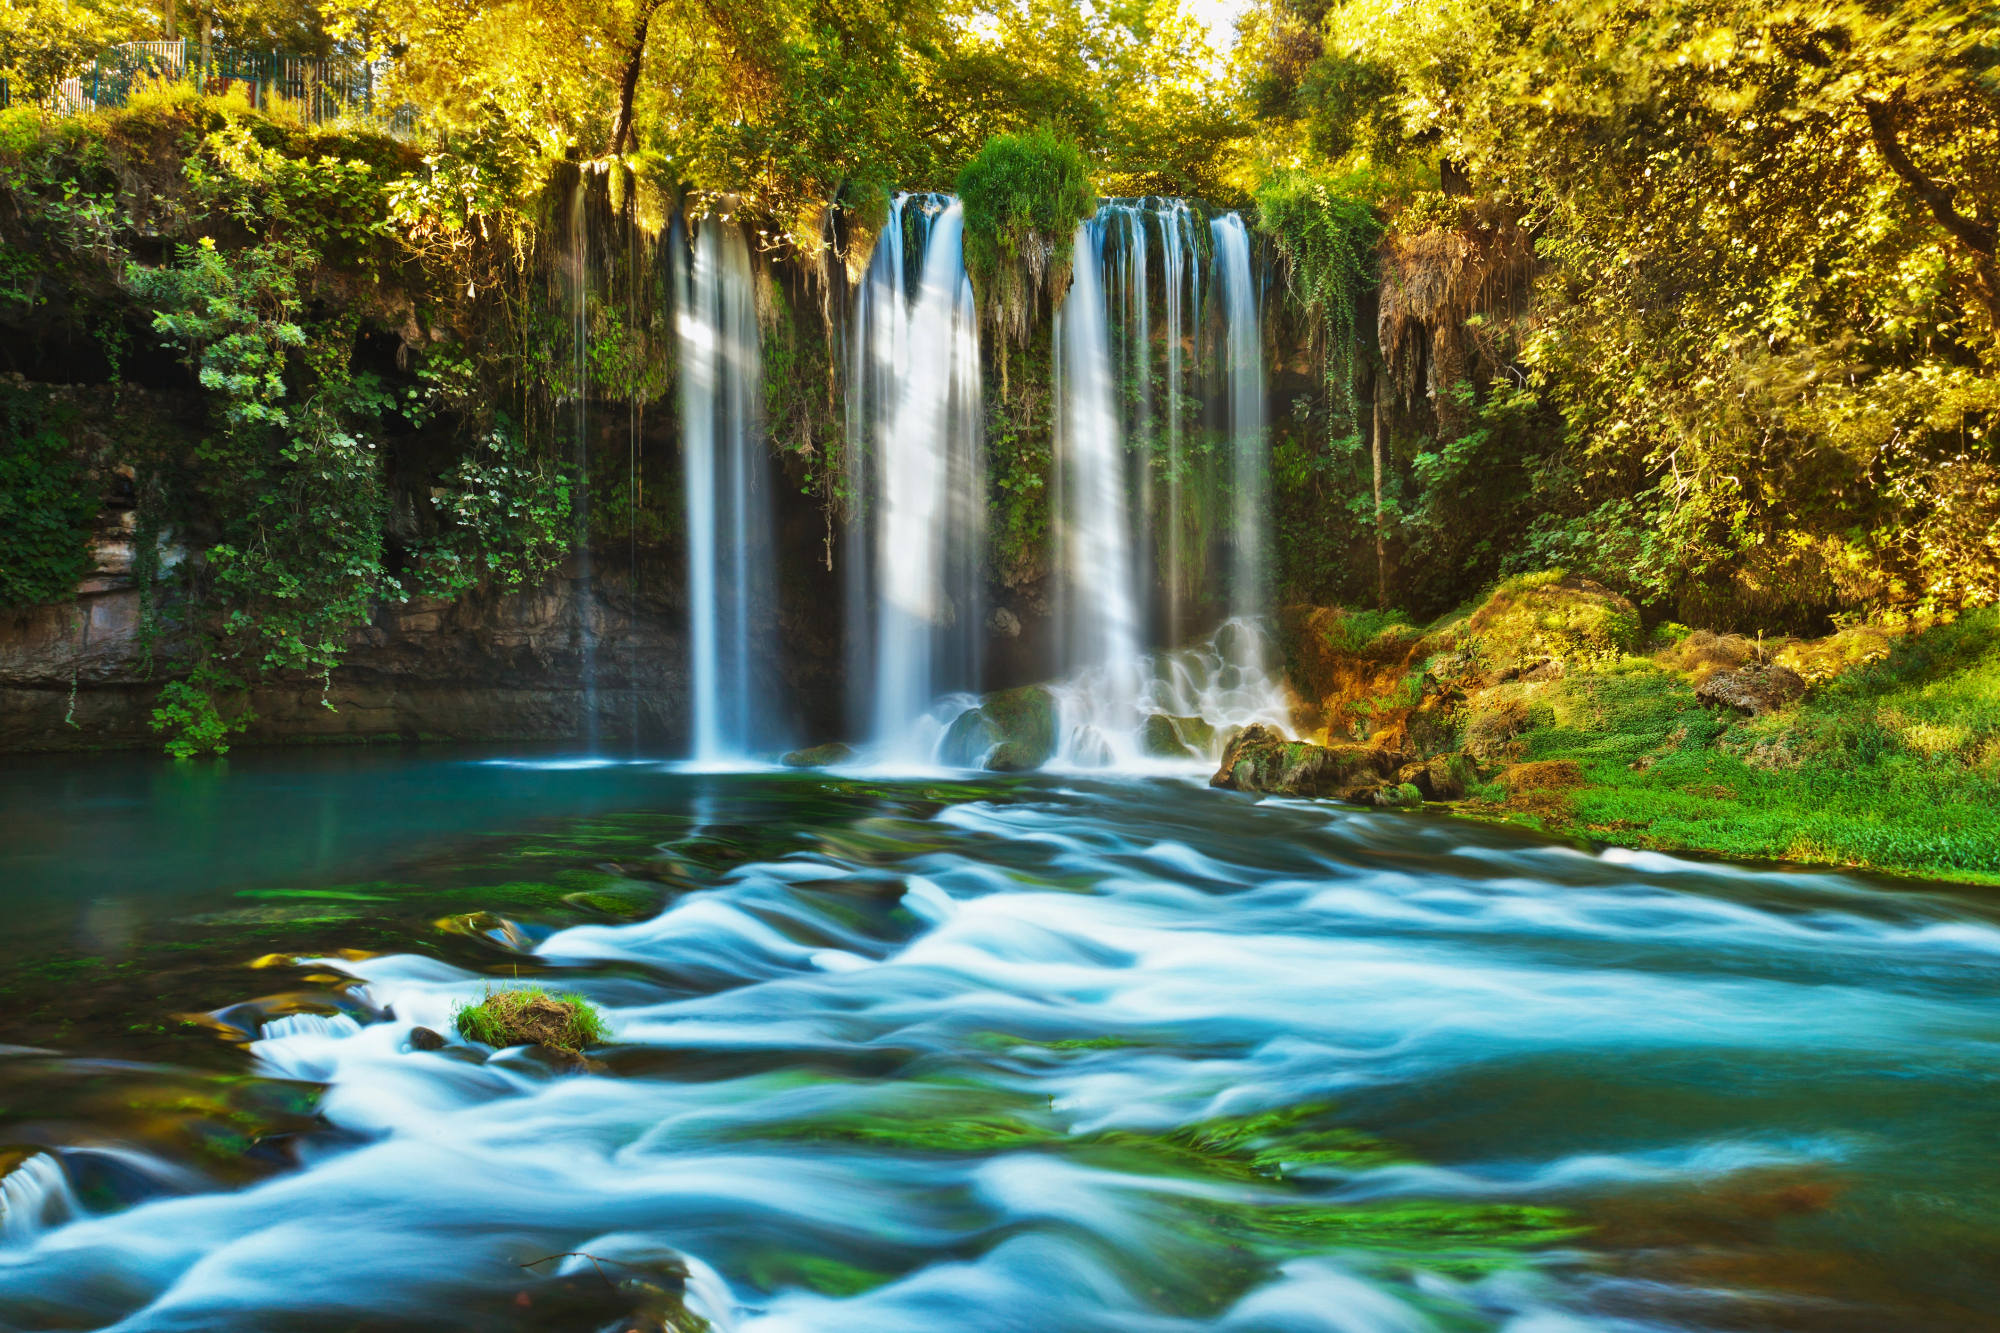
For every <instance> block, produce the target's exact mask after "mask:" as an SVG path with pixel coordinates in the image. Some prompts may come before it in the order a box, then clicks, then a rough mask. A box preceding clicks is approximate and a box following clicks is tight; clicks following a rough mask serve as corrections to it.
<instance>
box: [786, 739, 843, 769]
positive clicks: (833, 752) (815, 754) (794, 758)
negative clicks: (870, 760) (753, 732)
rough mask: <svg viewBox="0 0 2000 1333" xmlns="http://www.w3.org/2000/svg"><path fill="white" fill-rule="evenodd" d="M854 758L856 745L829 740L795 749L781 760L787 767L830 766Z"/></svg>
mask: <svg viewBox="0 0 2000 1333" xmlns="http://www.w3.org/2000/svg"><path fill="white" fill-rule="evenodd" d="M852 758H854V747H853V746H851V745H843V744H841V743H840V742H839V741H829V742H828V743H827V744H825V745H814V746H809V747H808V748H806V749H803V750H794V751H792V752H791V753H790V754H788V755H786V756H785V757H784V759H783V760H782V761H781V762H782V763H783V764H784V765H785V767H786V768H828V767H831V766H832V765H834V764H844V763H846V762H847V761H848V760H850V759H852Z"/></svg>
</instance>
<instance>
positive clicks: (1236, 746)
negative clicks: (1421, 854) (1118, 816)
mask: <svg viewBox="0 0 2000 1333" xmlns="http://www.w3.org/2000/svg"><path fill="white" fill-rule="evenodd" d="M1395 771H1396V762H1395V756H1393V755H1391V754H1390V753H1389V752H1388V751H1386V750H1382V749H1378V748H1376V747H1375V746H1372V745H1315V744H1313V743H1312V742H1311V741H1293V740H1286V739H1285V738H1284V737H1283V736H1281V735H1279V734H1278V732H1277V731H1276V730H1274V729H1273V728H1271V727H1267V726H1264V725H1263V724H1262V723H1253V724H1252V725H1250V726H1247V727H1245V728H1244V729H1243V730H1242V731H1241V732H1240V733H1238V734H1237V736H1236V737H1235V739H1233V740H1232V741H1230V743H1229V748H1228V749H1227V750H1225V751H1223V755H1222V764H1221V767H1219V768H1218V769H1217V770H1216V773H1215V776H1214V777H1212V778H1210V779H1209V784H1208V785H1209V786H1211V787H1222V788H1225V789H1227V790H1230V791H1257V792H1271V793H1273V794H1278V795H1285V796H1332V797H1336V798H1338V799H1341V800H1355V799H1358V798H1360V797H1362V796H1364V795H1366V794H1367V793H1369V792H1372V791H1373V790H1374V789H1375V788H1377V787H1380V786H1381V785H1382V783H1383V780H1384V779H1386V778H1389V777H1390V776H1391V775H1393V774H1394V773H1395ZM1419 799H1421V797H1420V798H1419Z"/></svg>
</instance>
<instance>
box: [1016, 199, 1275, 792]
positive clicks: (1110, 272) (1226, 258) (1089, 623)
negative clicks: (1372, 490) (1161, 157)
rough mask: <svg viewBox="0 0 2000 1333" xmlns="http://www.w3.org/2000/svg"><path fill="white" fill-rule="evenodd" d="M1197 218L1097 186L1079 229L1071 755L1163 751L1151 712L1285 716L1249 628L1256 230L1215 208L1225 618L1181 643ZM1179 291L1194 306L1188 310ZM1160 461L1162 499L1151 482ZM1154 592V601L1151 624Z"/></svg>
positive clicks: (1067, 382)
mask: <svg viewBox="0 0 2000 1333" xmlns="http://www.w3.org/2000/svg"><path fill="white" fill-rule="evenodd" d="M1154 228H1157V229H1158V233H1159V242H1160V243H1159V246H1158V248H1157V254H1158V256H1159V284H1158V289H1159V291H1160V292H1161V294H1162V298H1163V299H1162V302H1161V304H1162V306H1163V307H1164V309H1163V311H1161V312H1160V313H1161V315H1162V316H1163V318H1162V320H1161V321H1160V322H1159V323H1158V324H1156V322H1155V311H1154V308H1153V302H1152V300H1151V299H1150V293H1151V291H1152V290H1153V281H1152V278H1153V274H1152V268H1151V266H1152V258H1151V256H1152V254H1153V253H1154V249H1153V247H1152V246H1151V244H1150V239H1149V238H1150V236H1151V233H1152V231H1153V229H1154ZM1194 228H1195V219H1194V213H1193V210H1192V209H1191V208H1190V206H1189V205H1188V204H1187V203H1186V202H1185V201H1182V200H1166V201H1162V200H1150V199H1149V200H1111V201H1108V202H1106V203H1105V204H1104V205H1103V206H1102V207H1101V208H1100V209H1099V211H1098V214H1097V216H1096V217H1095V218H1094V219H1092V221H1090V222H1088V223H1086V224H1084V225H1083V226H1081V227H1079V228H1078V229H1077V235H1076V240H1075V247H1076V248H1075V256H1076V258H1075V268H1074V272H1075V279H1074V284H1073V286H1072V288H1071V290H1070V293H1069V295H1068V296H1067V298H1066V299H1065V301H1064V303H1063V305H1062V308H1061V310H1060V311H1059V312H1058V315H1057V319H1056V370H1057V397H1058V402H1059V409H1058V417H1057V431H1056V460H1057V477H1058V506H1059V512H1060V515H1061V519H1060V522H1061V540H1060V543H1059V551H1058V558H1059V560H1060V562H1061V565H1062V574H1063V581H1062V593H1063V596H1064V597H1065V599H1066V601H1065V616H1064V619H1063V632H1064V640H1063V662H1064V666H1065V668H1066V670H1067V672H1068V674H1067V676H1066V677H1065V679H1064V680H1063V681H1062V682H1061V683H1060V684H1059V685H1057V686H1056V687H1055V689H1054V693H1055V695H1056V699H1057V702H1058V713H1059V717H1058V727H1059V730H1060V733H1061V734H1060V736H1059V738H1058V742H1057V744H1058V755H1059V757H1060V759H1062V760H1064V761H1067V762H1069V763H1075V764H1081V765H1089V766H1096V765H1104V764H1119V765H1126V764H1130V763H1132V762H1134V761H1136V760H1138V759H1139V758H1140V757H1141V755H1142V753H1145V752H1148V751H1149V749H1150V752H1151V753H1155V754H1157V753H1159V751H1158V750H1157V749H1156V748H1151V747H1149V745H1148V743H1147V742H1146V741H1145V738H1144V734H1143V730H1142V728H1143V724H1144V722H1145V719H1146V718H1147V717H1148V716H1149V715H1152V714H1159V713H1164V714H1168V715H1170V716H1180V717H1199V718H1202V719H1203V720H1204V721H1205V722H1207V723H1208V724H1209V725H1210V726H1211V727H1214V728H1216V729H1217V732H1218V733H1219V732H1220V731H1221V729H1223V728H1226V727H1228V726H1232V725H1242V724H1244V723H1246V722H1249V721H1262V722H1266V723H1268V724H1270V725H1273V726H1277V727H1279V728H1280V729H1288V726H1287V712H1288V710H1287V708H1286V700H1285V696H1284V687H1283V682H1282V681H1281V680H1279V679H1276V678H1275V677H1273V676H1271V675H1269V674H1268V673H1267V672H1266V671H1265V670H1264V667H1263V661H1264V652H1263V648H1262V638H1263V636H1262V633H1261V632H1260V631H1259V630H1258V629H1257V623H1258V617H1260V616H1261V615H1262V614H1263V613H1264V612H1265V611H1266V610H1267V609H1268V606H1267V604H1268V596H1267V594H1266V593H1265V592H1264V590H1263V581H1262V580H1261V578H1260V577H1259V573H1258V571H1259V569H1260V567H1261V565H1260V561H1261V550H1262V543H1263V534H1264V528H1265V524H1264V508H1265V503H1266V502H1265V498H1264V480H1263V479H1264V475H1265V470H1266V468H1265V460H1264V457H1263V450H1264V431H1263V359H1262V355H1261V346H1260V337H1259V329H1258V321H1257V304H1256V299H1255V293H1254V291H1253V290H1252V288H1251V286H1250V278H1251V271H1250V246H1249V233H1248V231H1247V230H1246V229H1245V228H1244V226H1243V222H1242V219H1241V218H1240V217H1238V216H1237V215H1236V214H1233V213H1232V214H1228V215H1225V216H1223V217H1220V218H1216V219H1214V220H1213V221H1212V222H1211V223H1210V235H1211V237H1212V240H1213V245H1212V249H1213V252H1214V256H1215V259H1214V262H1215V268H1216V272H1217V280H1218V286H1219V287H1220V289H1221V292H1222V296H1223V300H1222V303H1221V307H1220V310H1219V312H1218V313H1219V316H1220V323H1221V327H1220V330H1219V336H1217V337H1216V338H1214V339H1212V340H1209V342H1210V343H1211V344H1212V345H1213V346H1214V347H1215V348H1216V349H1217V350H1218V351H1219V352H1220V353H1221V358H1220V365H1219V366H1218V367H1216V369H1217V370H1219V372H1220V380H1221V383H1222V386H1223V402H1222V404H1221V406H1222V407H1223V410H1224V412H1225V419H1226V423H1227V431H1226V434H1227V439H1228V444H1229V459H1230V490H1231V495H1232V498H1233V503H1232V505H1231V508H1230V517H1231V533H1230V536H1231V540H1232V550H1233V552H1234V553H1235V554H1234V558H1233V559H1232V561H1231V569H1230V575H1229V583H1228V591H1227V598H1226V604H1227V606H1228V608H1229V612H1230V614H1231V616H1232V619H1231V621H1230V622H1229V623H1228V624H1225V625H1224V626H1222V627H1221V628H1220V629H1218V630H1217V631H1216V632H1215V633H1214V634H1213V635H1211V636H1210V637H1209V638H1207V639H1206V640H1204V641H1203V642H1202V643H1200V644H1197V645H1194V646H1193V647H1187V648H1183V647H1182V646H1181V642H1182V641H1181V637H1180V635H1181V622H1182V611H1183V606H1184V605H1185V604H1186V603H1187V602H1188V601H1189V599H1190V596H1191V594H1192V592H1193V588H1192V587H1191V585H1192V584H1194V583H1197V582H1199V581H1200V580H1199V579H1196V578H1190V577H1189V575H1190V574H1191V573H1193V572H1195V571H1196V570H1198V569H1199V568H1201V567H1202V565H1205V563H1206V562H1205V560H1203V561H1202V562H1201V564H1200V565H1197V564H1195V562H1194V561H1193V560H1192V559H1191V558H1190V557H1191V556H1192V555H1193V553H1192V552H1189V551H1188V550H1186V549H1185V545H1184V540H1183V539H1184V536H1185V534H1186V529H1187V528H1188V527H1189V526H1190V525H1189V524H1188V514H1189V510H1190V507H1191V502H1192V501H1194V500H1195V498H1196V497H1195V496H1194V495H1193V494H1191V493H1190V489H1189V488H1190V483H1191V482H1193V481H1195V480H1196V479H1195V478H1193V477H1191V476H1190V474H1189V470H1188V468H1187V466H1186V464H1187V458H1186V456H1185V446H1184V440H1183V425H1182V420H1181V415H1182V413H1181V404H1182V398H1183V383H1182V374H1183V367H1182V351H1183V346H1184V343H1183V339H1184V338H1186V337H1189V336H1192V338H1193V340H1194V343H1195V346H1196V348H1197V349H1200V348H1201V347H1202V346H1204V345H1205V343H1204V340H1203V338H1202V336H1201V313H1200V304H1201V302H1200V298H1201V285H1200V280H1199V273H1200V265H1199V263H1198V255H1197V250H1198V247H1197V246H1196V244H1195V231H1194ZM1107 292H1108V294H1109V295H1108V298H1107ZM1184 294H1186V295H1187V296H1189V297H1190V300H1189V302H1188V304H1189V305H1190V306H1192V307H1193V316H1194V317H1193V321H1192V323H1191V324H1185V323H1184V322H1183V304H1182V297H1183V295H1184ZM1156 343H1163V344H1164V345H1165V353H1166V355H1165V375H1164V379H1163V381H1162V382H1163V384H1164V386H1165V394H1164V397H1165V399H1166V404H1167V413H1166V415H1167V431H1166V452H1165V457H1164V458H1161V457H1160V456H1159V450H1158V448H1157V445H1156V439H1155V436H1156V429H1157V428H1156V416H1155V411H1154V402H1155V400H1156V396H1155V394H1154V390H1153V383H1154V374H1155V371H1156V369H1157V367H1156V358H1155V355H1154V351H1153V348H1154V346H1155V344H1156ZM1121 381H1122V387H1123V389H1124V392H1123V394H1122V401H1121V393H1120V389H1121ZM1128 446H1129V447H1128ZM1162 465H1164V467H1163V470H1164V471H1165V474H1166V476H1167V478H1168V485H1167V486H1166V488H1165V496H1164V510H1165V512H1164V514H1160V513H1159V511H1160V509H1161V508H1162V505H1161V499H1162V497H1161V496H1160V495H1159V494H1158V493H1157V489H1156V488H1155V487H1154V486H1153V485H1152V482H1151V479H1152V475H1153V472H1154V471H1155V469H1156V468H1160V467H1161V466H1162ZM1192 507H1195V508H1202V509H1212V508H1213V506H1192ZM1161 527H1163V528H1164V535H1163V536H1162V535H1160V528H1161ZM1196 531H1197V532H1199V528H1198V527H1197V528H1196ZM1150 605H1158V606H1161V607H1163V608H1164V615H1163V617H1162V621H1163V623H1161V624H1160V625H1159V628H1158V629H1157V630H1156V631H1155V632H1154V633H1153V634H1151V635H1149V634H1148V633H1147V627H1146V623H1145V621H1146V617H1145V609H1146V608H1147V607H1148V606H1150ZM1210 623H1213V622H1210ZM1149 639H1150V640H1152V641H1154V642H1158V641H1159V640H1160V639H1164V640H1165V642H1166V644H1167V645H1168V649H1167V650H1166V651H1163V652H1159V653H1155V654H1151V655H1142V651H1141V649H1142V646H1143V645H1144V644H1145V643H1146V642H1147V641H1148V640H1149Z"/></svg>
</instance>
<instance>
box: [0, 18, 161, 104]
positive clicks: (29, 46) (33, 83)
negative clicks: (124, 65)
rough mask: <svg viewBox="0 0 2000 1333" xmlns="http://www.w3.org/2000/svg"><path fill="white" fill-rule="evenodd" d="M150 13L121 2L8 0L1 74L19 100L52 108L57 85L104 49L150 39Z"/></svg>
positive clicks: (0, 29) (0, 44)
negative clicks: (138, 39) (136, 39)
mask: <svg viewBox="0 0 2000 1333" xmlns="http://www.w3.org/2000/svg"><path fill="white" fill-rule="evenodd" d="M150 17H151V16H150V15H149V14H148V13H147V11H146V10H145V9H144V8H142V7H140V6H138V5H135V4H127V3H120V2H119V0H9V3H8V4H7V5H6V6H5V7H0V74H4V75H6V77H7V79H8V82H9V84H10V85H11V89H12V93H13V96H14V98H15V100H16V101H17V102H20V103H25V104H27V105H29V106H33V107H38V108H42V109H43V110H45V111H46V110H50V109H53V106H54V102H55V93H56V88H57V86H58V85H59V84H61V83H62V81H63V80H64V79H67V78H70V77H72V76H74V75H76V74H78V73H79V72H81V71H82V69H83V67H84V66H85V65H87V64H88V63H89V62H90V60H91V58H92V57H94V56H96V54H97V53H98V52H99V51H102V50H103V49H104V48H106V47H107V46H110V45H112V44H114V43H116V42H125V41H131V40H133V39H134V38H143V37H150V36H151V35H152V34H151V32H150V31H149V29H150V28H151V26H152V25H151V22H150Z"/></svg>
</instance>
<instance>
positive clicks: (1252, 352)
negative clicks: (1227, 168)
mask: <svg viewBox="0 0 2000 1333" xmlns="http://www.w3.org/2000/svg"><path fill="white" fill-rule="evenodd" d="M1209 229H1210V231H1211V232H1212V233H1213V234H1214V237H1215V269H1216V279H1217V287H1218V288H1219V289H1220V291H1221V294H1222V310H1223V326H1224V329H1225V333H1224V338H1225V340H1226V343H1227V349H1228V357H1227V361H1226V362H1225V365H1226V374H1227V377H1228V385H1229V391H1228V411H1229V442H1230V488H1231V491H1232V500H1233V503H1232V505H1231V512H1232V518H1233V520H1234V522H1233V531H1232V533H1231V547H1230V550H1231V559H1230V571H1229V572H1230V578H1229V609H1230V611H1231V613H1232V614H1234V615H1236V616H1239V617H1253V616H1260V615H1262V614H1264V612H1265V611H1266V610H1267V609H1268V607H1269V604H1270V594H1269V593H1268V592H1267V591H1266V588H1265V584H1266V582H1267V580H1266V579H1265V577H1264V572H1263V570H1264V515H1265V512H1266V511H1267V510H1268V508H1269V501H1268V499H1267V497H1266V494H1265V492H1266V488H1267V487H1266V482H1267V474H1268V471H1269V466H1268V459H1267V458H1266V456H1265V452H1266V451H1265V441H1264V356H1263V336H1262V326H1261V324H1260V323H1259V322H1258V318H1257V291H1256V288H1255V287H1254V286H1253V285H1252V276H1251V272H1250V233H1249V232H1248V231H1247V230H1246V229H1245V228H1244V226H1243V219H1242V218H1241V217H1239V216H1238V215H1237V214H1235V213H1227V214H1224V215H1223V216H1222V217H1219V218H1216V219H1214V220H1213V221H1211V222H1210V223H1209Z"/></svg>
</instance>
